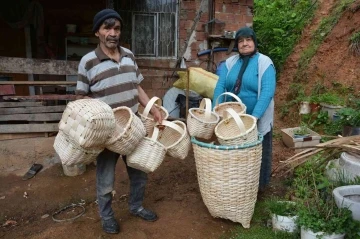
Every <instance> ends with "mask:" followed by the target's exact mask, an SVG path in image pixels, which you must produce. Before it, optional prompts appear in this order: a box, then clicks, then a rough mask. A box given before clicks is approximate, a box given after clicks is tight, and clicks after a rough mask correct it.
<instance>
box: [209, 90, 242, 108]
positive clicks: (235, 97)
mask: <svg viewBox="0 0 360 239" xmlns="http://www.w3.org/2000/svg"><path fill="white" fill-rule="evenodd" d="M222 95H230V96H231V97H233V98H234V99H235V100H236V101H237V102H239V103H240V104H243V102H242V101H241V100H240V98H239V97H238V96H237V95H235V94H233V93H231V92H224V93H222V94H220V95H219V96H218V97H217V98H216V101H215V106H217V105H218V102H219V98H220V96H222Z"/></svg>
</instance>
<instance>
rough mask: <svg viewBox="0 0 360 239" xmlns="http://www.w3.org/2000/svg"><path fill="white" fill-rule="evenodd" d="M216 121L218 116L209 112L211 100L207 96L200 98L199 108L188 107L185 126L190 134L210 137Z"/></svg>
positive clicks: (204, 137) (205, 137)
mask: <svg viewBox="0 0 360 239" xmlns="http://www.w3.org/2000/svg"><path fill="white" fill-rule="evenodd" d="M218 122H219V116H218V115H217V114H216V113H214V112H211V100H210V99H208V98H203V99H202V100H201V103H200V106H199V108H191V109H189V114H188V117H187V126H188V130H189V134H190V135H191V136H194V137H199V138H203V139H210V138H211V137H212V136H213V134H214V128H215V126H216V124H217V123H218Z"/></svg>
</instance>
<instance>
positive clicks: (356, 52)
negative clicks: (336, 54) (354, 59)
mask: <svg viewBox="0 0 360 239" xmlns="http://www.w3.org/2000/svg"><path fill="white" fill-rule="evenodd" d="M349 52H350V54H352V55H353V56H360V31H358V32H355V33H354V34H353V35H352V36H351V37H350V46H349Z"/></svg>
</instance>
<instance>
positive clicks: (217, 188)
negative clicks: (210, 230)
mask: <svg viewBox="0 0 360 239" xmlns="http://www.w3.org/2000/svg"><path fill="white" fill-rule="evenodd" d="M261 141H262V137H260V139H259V140H258V141H257V142H256V143H253V144H247V145H244V146H242V147H240V146H229V147H227V146H214V145H211V144H207V143H203V142H200V141H197V140H196V139H195V138H192V139H191V142H192V143H193V149H194V157H195V163H196V170H197V177H198V181H199V187H200V192H201V196H202V199H203V201H204V203H205V205H206V207H207V208H208V210H209V212H210V214H211V215H212V216H213V217H221V218H225V219H229V220H231V221H234V222H239V223H241V224H242V226H243V227H244V228H249V227H250V221H251V218H252V215H253V213H254V208H255V203H256V199H257V192H258V185H259V175H260V165H261V154H262V144H261Z"/></svg>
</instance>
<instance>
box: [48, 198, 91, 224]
mask: <svg viewBox="0 0 360 239" xmlns="http://www.w3.org/2000/svg"><path fill="white" fill-rule="evenodd" d="M76 207H79V208H81V209H82V211H81V212H80V213H79V214H78V215H76V216H74V217H71V218H66V219H56V218H55V216H56V215H58V214H60V213H61V212H63V211H65V210H67V209H69V208H76ZM84 213H85V208H84V207H83V206H82V205H80V204H74V203H72V204H70V205H68V206H65V207H63V208H61V209H60V210H58V211H56V212H54V213H53V214H52V219H53V221H55V222H66V221H72V220H75V219H76V218H79V217H81V216H82V215H83V214H84Z"/></svg>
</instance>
